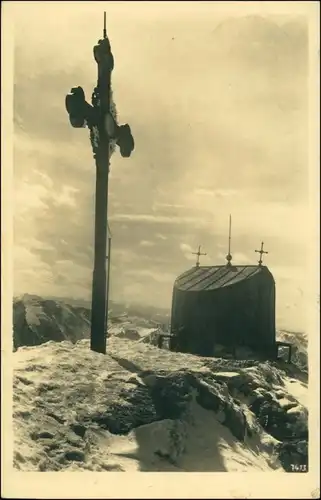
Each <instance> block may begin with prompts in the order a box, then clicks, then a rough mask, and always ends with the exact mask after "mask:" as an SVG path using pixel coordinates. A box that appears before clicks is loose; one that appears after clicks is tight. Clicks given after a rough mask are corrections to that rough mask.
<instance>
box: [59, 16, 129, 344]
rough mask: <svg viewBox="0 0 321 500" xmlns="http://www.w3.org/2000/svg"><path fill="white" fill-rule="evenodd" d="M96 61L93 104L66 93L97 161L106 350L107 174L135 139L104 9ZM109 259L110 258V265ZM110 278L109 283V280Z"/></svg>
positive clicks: (99, 292) (95, 323)
mask: <svg viewBox="0 0 321 500" xmlns="http://www.w3.org/2000/svg"><path fill="white" fill-rule="evenodd" d="M93 53H94V58H95V61H96V63H97V69H98V77H97V85H96V87H95V88H94V91H93V93H92V97H91V104H89V103H88V102H87V101H86V100H85V93H84V90H83V89H82V87H73V88H72V89H71V91H70V93H69V94H68V95H67V96H66V100H65V105H66V109H67V112H68V114H69V121H70V123H71V125H72V126H73V127H74V128H83V127H86V126H87V127H88V129H89V132H90V142H91V146H92V151H93V157H94V160H95V164H96V200H95V245H94V270H93V281H92V304H91V337H90V348H91V350H92V351H96V352H99V353H102V354H106V331H107V330H106V329H107V319H108V292H109V286H108V285H109V273H108V275H107V272H106V250H107V248H106V247H107V221H108V175H109V165H110V156H111V154H112V153H113V151H114V149H115V145H117V146H118V147H119V149H120V154H121V156H123V157H125V158H128V157H129V156H130V155H131V153H132V151H133V150H134V139H133V136H132V134H131V130H130V127H129V125H128V124H126V125H118V123H117V117H116V111H115V109H114V106H113V101H112V89H111V73H112V71H113V69H114V57H113V54H112V52H111V46H110V42H109V39H108V37H107V30H106V12H104V26H103V38H102V39H100V40H99V41H98V44H97V45H95V46H94V49H93ZM109 267H110V260H109V261H108V268H109ZM106 279H107V284H106Z"/></svg>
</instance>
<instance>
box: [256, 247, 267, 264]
mask: <svg viewBox="0 0 321 500" xmlns="http://www.w3.org/2000/svg"><path fill="white" fill-rule="evenodd" d="M263 247H264V242H263V241H262V243H261V249H260V250H255V251H256V252H257V253H259V254H260V260H259V261H258V264H259V266H260V267H261V266H262V263H263V260H262V256H263V254H268V253H269V252H265V251H264V250H263Z"/></svg>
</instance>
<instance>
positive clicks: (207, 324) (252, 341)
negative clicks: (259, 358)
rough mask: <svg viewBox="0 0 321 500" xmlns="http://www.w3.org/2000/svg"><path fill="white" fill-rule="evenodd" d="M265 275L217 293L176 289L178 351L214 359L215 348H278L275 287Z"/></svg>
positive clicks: (174, 325)
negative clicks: (276, 344)
mask: <svg viewBox="0 0 321 500" xmlns="http://www.w3.org/2000/svg"><path fill="white" fill-rule="evenodd" d="M262 271H263V272H262V273H259V274H258V275H256V276H254V277H253V278H252V279H248V280H244V281H242V282H239V283H236V284H235V285H233V286H227V287H223V288H220V289H215V290H210V291H207V290H200V291H184V290H179V289H175V288H174V293H173V303H172V332H176V333H178V346H177V348H178V350H180V351H182V352H192V353H195V354H200V355H206V356H211V355H213V353H214V349H215V345H217V344H220V345H223V346H231V347H232V346H245V347H246V346H247V347H252V348H253V349H255V350H261V351H268V349H269V346H273V345H274V344H275V284H274V280H273V277H272V275H271V273H270V272H269V271H268V270H266V271H267V272H265V270H263V269H262Z"/></svg>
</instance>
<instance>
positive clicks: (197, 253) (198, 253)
mask: <svg viewBox="0 0 321 500" xmlns="http://www.w3.org/2000/svg"><path fill="white" fill-rule="evenodd" d="M192 254H193V255H197V260H196V267H199V266H200V256H201V255H207V254H206V253H202V252H201V245H199V247H198V252H192Z"/></svg>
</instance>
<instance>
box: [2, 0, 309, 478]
mask: <svg viewBox="0 0 321 500" xmlns="http://www.w3.org/2000/svg"><path fill="white" fill-rule="evenodd" d="M4 3H9V2H4ZM226 3H227V2H226ZM236 3H237V2H235V4H236ZM249 3H251V2H249ZM254 3H255V2H254ZM260 3H262V4H264V3H265V2H260ZM267 3H269V2H267ZM310 3H312V4H313V2H310ZM10 4H12V12H13V15H12V18H13V21H12V23H13V27H14V35H13V62H12V66H13V88H12V92H13V129H12V132H13V139H12V141H13V146H12V148H13V166H12V169H13V170H12V189H13V192H12V196H11V195H10V197H11V202H12V207H13V208H12V217H13V219H12V224H13V243H12V252H11V253H12V259H13V260H12V262H13V263H12V292H13V299H12V301H11V308H12V309H11V313H10V314H11V316H12V338H11V339H10V342H11V344H12V351H13V352H12V356H11V358H10V359H11V364H12V366H11V368H12V370H13V376H12V391H13V396H12V397H13V402H12V425H13V469H14V471H16V472H180V473H184V472H185V473H186V472H200V473H202V472H221V473H222V472H230V473H231V472H244V473H245V472H252V473H253V472H267V473H268V472H270V473H271V472H279V473H287V474H291V473H296V474H298V473H300V474H301V475H305V474H307V473H309V470H310V468H311V467H313V464H311V463H309V444H310V442H311V439H312V440H314V441H315V440H316V435H315V434H312V435H311V432H309V431H310V428H309V414H310V411H311V408H310V404H311V398H309V397H308V396H309V386H310V384H309V379H310V377H309V356H308V346H309V341H310V339H311V337H312V336H318V335H319V333H318V331H317V329H316V327H315V323H313V322H311V321H310V319H309V318H310V317H309V311H310V309H309V304H310V303H311V301H312V304H314V305H313V307H314V309H315V310H316V308H318V307H319V306H318V304H319V291H318V290H316V286H315V285H313V284H312V277H311V273H310V268H311V265H313V264H314V263H313V262H312V261H311V250H310V247H311V241H313V238H315V243H316V242H317V235H316V225H315V224H314V223H313V220H312V219H311V215H310V214H311V175H310V174H309V162H310V161H311V147H310V144H311V143H310V139H309V134H310V133H311V128H310V119H311V116H310V104H311V90H310V88H311V87H310V84H309V81H310V72H311V58H310V53H311V50H310V49H311V45H310V44H311V33H310V31H309V30H310V24H309V17H308V16H307V15H305V14H304V13H300V12H296V10H295V9H293V11H291V9H290V8H289V9H288V11H286V10H283V11H281V12H277V11H276V12H275V13H273V12H272V11H269V10H268V9H267V10H266V11H265V10H264V9H262V10H261V11H260V10H259V9H257V12H255V11H253V12H247V11H246V10H244V12H243V13H242V10H240V9H237V8H236V5H235V11H233V2H229V4H230V5H229V8H228V9H226V10H225V11H224V9H222V8H220V7H222V4H225V2H181V3H176V2H146V3H144V2H45V1H44V2H37V3H36V2H31V1H30V2H29V1H24V2H18V1H13V2H10ZM138 4H139V5H138ZM231 4H232V5H231ZM289 4H290V5H291V4H295V2H289ZM138 6H139V8H138ZM316 12H317V11H316ZM315 91H316V89H315ZM317 168H318V167H317V165H315V169H317ZM312 184H313V181H312ZM311 220H312V223H311V224H312V229H311V224H309V223H308V221H310V222H311ZM313 224H314V225H313ZM314 235H315V236H314ZM313 255H314V254H313ZM315 266H316V267H317V266H318V262H317V260H315ZM10 300H11V299H10ZM311 325H312V326H311ZM310 456H311V455H310ZM226 477H228V476H226ZM244 477H245V476H244ZM273 477H275V480H276V481H277V476H273ZM300 477H302V476H300ZM315 486H317V485H315Z"/></svg>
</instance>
